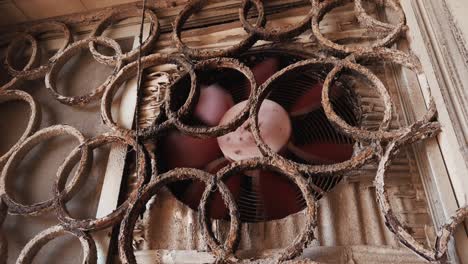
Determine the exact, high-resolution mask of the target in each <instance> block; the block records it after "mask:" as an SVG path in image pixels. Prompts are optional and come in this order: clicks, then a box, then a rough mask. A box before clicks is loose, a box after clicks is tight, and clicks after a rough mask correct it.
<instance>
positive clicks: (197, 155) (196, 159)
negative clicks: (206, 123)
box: [162, 131, 222, 169]
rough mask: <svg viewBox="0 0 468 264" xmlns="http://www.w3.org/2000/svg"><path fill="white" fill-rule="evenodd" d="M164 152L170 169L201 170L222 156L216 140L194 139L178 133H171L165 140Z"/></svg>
mask: <svg viewBox="0 0 468 264" xmlns="http://www.w3.org/2000/svg"><path fill="white" fill-rule="evenodd" d="M162 151H163V155H164V157H165V158H166V161H167V167H168V168H169V169H173V168H178V167H190V168H200V169H201V168H204V167H205V166H206V164H208V163H210V162H211V161H213V160H215V159H217V158H219V157H221V156H222V153H221V150H220V149H219V146H218V142H217V141H216V138H204V139H200V138H194V137H191V136H187V135H183V134H182V133H180V132H177V131H171V132H170V133H169V134H168V135H167V137H166V138H165V140H163V147H162Z"/></svg>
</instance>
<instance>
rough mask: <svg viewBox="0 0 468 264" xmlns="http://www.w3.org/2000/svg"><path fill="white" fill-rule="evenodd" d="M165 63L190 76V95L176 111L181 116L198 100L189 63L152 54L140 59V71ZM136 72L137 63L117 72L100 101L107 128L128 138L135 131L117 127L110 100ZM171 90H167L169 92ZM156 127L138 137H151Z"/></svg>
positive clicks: (193, 72) (133, 135) (180, 59)
mask: <svg viewBox="0 0 468 264" xmlns="http://www.w3.org/2000/svg"><path fill="white" fill-rule="evenodd" d="M166 63H173V64H176V65H177V66H180V67H182V68H183V70H185V71H186V72H187V73H188V74H189V76H190V93H189V97H188V99H187V100H186V101H185V103H184V105H183V106H182V107H181V108H180V109H179V110H178V111H177V115H182V114H183V113H185V112H186V111H188V109H190V108H192V107H194V104H195V103H196V101H194V99H195V98H198V93H199V89H198V88H197V76H196V74H195V71H194V68H193V66H192V64H191V63H190V62H188V61H187V60H186V59H184V58H183V57H180V56H177V55H163V54H152V55H148V56H145V57H142V58H141V69H143V70H144V69H146V68H149V67H152V66H156V65H162V64H166ZM137 71H138V64H137V62H132V63H130V64H128V65H126V66H125V67H123V68H122V70H120V71H119V73H118V74H117V76H116V77H115V78H114V79H113V80H112V82H111V83H110V84H109V85H108V86H107V88H106V90H105V91H104V94H103V95H102V100H101V117H102V120H103V122H104V124H106V125H107V126H109V127H110V128H111V129H112V130H114V131H116V132H118V133H120V134H122V135H125V136H130V137H135V131H134V130H132V129H128V128H125V127H121V126H119V125H118V124H117V123H116V122H115V121H114V120H113V118H112V112H111V107H112V100H113V97H114V95H115V94H116V93H117V91H118V89H119V88H120V87H121V86H122V84H124V82H126V81H127V80H128V79H130V78H131V77H133V76H136V74H137ZM170 90H172V89H169V91H170ZM157 130H158V129H157V127H156V126H155V125H154V126H152V127H149V128H147V129H144V130H141V131H139V133H140V135H141V136H143V137H144V138H148V137H151V136H153V135H154V134H155V133H156V131H157Z"/></svg>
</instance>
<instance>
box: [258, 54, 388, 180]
mask: <svg viewBox="0 0 468 264" xmlns="http://www.w3.org/2000/svg"><path fill="white" fill-rule="evenodd" d="M340 63H341V61H339V60H336V59H309V60H303V61H299V62H296V63H294V64H291V65H289V66H287V67H285V68H283V69H281V70H280V71H278V72H277V73H275V74H274V75H273V76H271V77H270V78H269V79H268V80H266V81H265V82H264V83H263V84H262V85H261V86H260V87H259V89H258V93H257V95H256V98H255V102H254V105H253V107H252V108H251V109H250V117H251V119H250V128H251V132H252V135H253V137H254V139H255V142H256V144H257V146H258V147H259V149H260V151H261V152H262V154H263V155H265V156H269V157H273V158H274V159H276V160H280V161H282V162H283V163H284V164H291V166H293V167H294V168H295V169H296V170H298V171H300V172H301V173H306V174H318V173H326V174H332V173H339V172H345V171H349V170H352V169H356V168H359V167H362V166H363V165H365V164H367V163H368V162H369V161H371V160H372V159H373V158H374V152H373V151H372V148H371V147H367V148H363V149H361V150H360V151H359V152H358V153H355V154H354V155H353V157H352V158H351V159H350V160H348V161H345V162H342V163H337V164H331V165H307V164H301V163H296V162H294V161H291V160H288V159H286V158H283V157H282V156H280V155H279V154H278V153H275V152H274V151H273V150H272V149H271V148H270V147H269V146H268V145H267V144H266V143H265V142H264V141H263V139H262V138H261V136H260V128H259V126H258V113H259V111H260V106H261V104H262V102H263V100H265V98H266V97H267V96H268V94H269V93H270V92H271V89H272V88H273V86H272V83H273V82H274V81H275V80H277V79H279V78H281V77H282V76H284V74H287V73H288V72H291V71H295V70H298V69H301V68H303V67H307V66H310V65H322V66H323V65H328V66H330V67H336V65H339V64H340ZM361 68H364V67H362V66H360V67H359V69H361ZM323 89H324V90H325V85H324V87H323ZM385 92H386V90H385ZM385 92H384V93H385ZM388 111H389V112H390V113H391V108H390V110H388Z"/></svg>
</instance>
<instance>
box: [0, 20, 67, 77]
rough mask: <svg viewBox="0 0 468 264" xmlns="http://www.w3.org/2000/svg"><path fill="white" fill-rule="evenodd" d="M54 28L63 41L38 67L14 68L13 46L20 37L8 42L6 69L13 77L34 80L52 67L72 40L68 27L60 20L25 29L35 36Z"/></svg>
mask: <svg viewBox="0 0 468 264" xmlns="http://www.w3.org/2000/svg"><path fill="white" fill-rule="evenodd" d="M54 30H60V31H61V32H62V33H63V35H64V42H63V44H62V46H61V47H60V49H59V50H58V51H57V52H56V53H55V55H54V56H52V57H51V58H50V59H49V60H48V62H47V63H46V64H43V65H41V66H39V67H36V68H34V69H26V70H24V69H23V70H20V71H19V70H16V69H14V68H13V66H12V65H13V54H14V53H15V52H16V50H15V49H14V48H13V47H16V45H17V43H16V42H17V41H19V40H20V39H17V40H15V41H13V42H12V43H10V45H9V46H8V50H7V56H6V60H5V63H6V66H7V69H8V71H9V72H10V74H11V75H13V76H14V77H18V78H20V79H26V80H35V79H39V78H42V77H44V75H45V74H46V73H47V71H48V70H49V69H50V67H52V64H53V63H54V62H55V60H56V59H58V57H60V55H61V54H62V52H63V51H64V50H65V49H66V48H67V47H68V45H70V43H72V42H73V35H72V34H71V32H70V30H69V29H68V27H67V25H65V24H63V23H60V22H55V21H50V22H43V23H40V24H37V25H33V26H31V27H30V28H28V30H26V32H27V33H29V34H31V35H33V36H36V35H39V34H40V33H42V32H48V31H54Z"/></svg>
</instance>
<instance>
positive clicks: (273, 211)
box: [257, 171, 303, 219]
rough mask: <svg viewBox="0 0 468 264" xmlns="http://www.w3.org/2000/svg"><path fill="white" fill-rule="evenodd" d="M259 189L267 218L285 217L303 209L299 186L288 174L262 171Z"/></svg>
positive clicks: (259, 176) (259, 178) (259, 177)
mask: <svg viewBox="0 0 468 264" xmlns="http://www.w3.org/2000/svg"><path fill="white" fill-rule="evenodd" d="M257 190H258V194H259V195H258V196H259V199H261V201H260V204H263V207H264V210H265V217H266V219H280V218H284V217H286V216H288V215H290V214H294V213H297V212H299V211H300V210H302V209H303V208H302V206H301V204H302V203H301V197H302V196H301V192H300V189H299V187H297V185H295V184H294V182H293V181H291V180H289V179H288V178H287V177H286V176H283V175H280V174H277V173H273V172H269V171H260V172H259V174H258V187H257Z"/></svg>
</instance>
